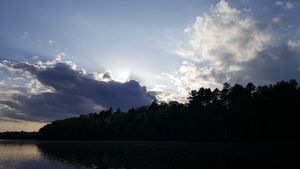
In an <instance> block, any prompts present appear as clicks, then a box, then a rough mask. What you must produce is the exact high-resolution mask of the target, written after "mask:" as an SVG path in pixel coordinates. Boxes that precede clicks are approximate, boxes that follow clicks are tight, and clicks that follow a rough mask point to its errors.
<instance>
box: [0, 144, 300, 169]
mask: <svg viewBox="0 0 300 169" xmlns="http://www.w3.org/2000/svg"><path fill="white" fill-rule="evenodd" d="M299 163H300V153H299V149H298V148H296V147H295V146H293V145H291V144H287V145H284V146H283V145H280V144H195V143H193V144H189V143H176V142H168V143H156V142H146V143H143V142H46V141H41V142H39V141H18V140H0V169H86V168H101V169H235V168H236V169H238V168H239V169H252V168H253V169H257V168H262V169H266V168H299V166H300V164H299Z"/></svg>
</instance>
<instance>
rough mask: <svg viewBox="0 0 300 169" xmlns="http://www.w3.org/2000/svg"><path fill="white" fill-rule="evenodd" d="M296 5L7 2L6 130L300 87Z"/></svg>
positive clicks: (1, 125) (2, 127)
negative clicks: (227, 93)
mask: <svg viewBox="0 0 300 169" xmlns="http://www.w3.org/2000/svg"><path fill="white" fill-rule="evenodd" d="M299 8H300V2H299V1H296V0H289V1H286V0H281V1H276V0H259V1H254V0H226V1H225V0H206V1H204V0H203V1H199V0H164V1H161V0H152V1H148V0H126V1H121V0H97V1H96V0H88V1H86V0H72V1H71V0H63V1H62V0H51V1H50V0H45V1H39V0H26V1H17V0H3V1H1V5H0V24H1V26H0V131H7V130H9V131H20V130H24V131H37V130H38V129H39V128H40V127H42V126H43V125H45V124H46V123H49V122H51V121H54V120H57V119H63V118H67V117H73V116H78V115H80V114H88V113H91V112H99V111H101V110H103V109H107V108H109V107H112V108H114V109H117V108H120V109H121V110H124V111H126V110H128V109H130V108H135V107H140V106H145V105H149V104H151V102H152V101H153V100H160V101H166V102H168V101H171V100H176V101H179V102H185V101H186V98H187V96H188V94H189V92H190V91H191V90H195V89H199V88H200V87H208V88H211V89H214V88H222V84H223V83H225V82H229V83H230V84H235V83H239V84H243V85H245V84H247V83H248V82H252V83H254V84H257V85H263V84H270V83H275V82H277V81H280V80H289V79H296V80H298V81H300V20H299V16H300V9H299Z"/></svg>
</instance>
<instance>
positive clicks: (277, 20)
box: [272, 15, 283, 25]
mask: <svg viewBox="0 0 300 169" xmlns="http://www.w3.org/2000/svg"><path fill="white" fill-rule="evenodd" d="M272 22H273V23H275V24H277V25H283V16H281V15H278V16H275V17H274V18H273V19H272Z"/></svg>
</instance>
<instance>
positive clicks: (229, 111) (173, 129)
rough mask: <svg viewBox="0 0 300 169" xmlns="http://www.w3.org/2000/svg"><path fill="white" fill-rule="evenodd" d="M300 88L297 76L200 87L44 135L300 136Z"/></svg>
mask: <svg viewBox="0 0 300 169" xmlns="http://www.w3.org/2000/svg"><path fill="white" fill-rule="evenodd" d="M299 106H300V87H299V85H298V83H297V81H296V80H290V81H281V82H278V83H276V84H274V85H264V86H257V87H256V86H255V85H253V84H252V83H249V84H247V85H246V86H242V85H239V84H236V85H234V86H231V85H230V84H228V83H225V84H224V85H223V89H222V90H219V89H214V90H211V89H209V88H200V89H199V90H197V91H196V90H193V91H191V92H190V94H189V97H188V102H187V103H185V104H182V103H178V102H176V101H172V102H169V103H159V102H157V101H154V102H153V103H152V104H151V105H150V106H144V107H140V108H135V109H134V108H133V109H130V110H129V111H126V112H123V111H121V110H120V109H118V110H117V111H113V109H112V108H110V109H108V110H103V111H101V112H99V113H91V114H88V115H81V116H80V117H73V118H68V119H64V120H57V121H54V122H52V123H51V124H48V125H46V126H44V127H42V128H41V129H40V130H39V132H38V138H39V139H51V140H139V141H143V140H147V141H197V142H198V141H201V142H249V141H296V140H299V138H300V132H299V129H300V123H299V120H300V118H299V117H300V116H299V112H300V111H299V110H300V109H299Z"/></svg>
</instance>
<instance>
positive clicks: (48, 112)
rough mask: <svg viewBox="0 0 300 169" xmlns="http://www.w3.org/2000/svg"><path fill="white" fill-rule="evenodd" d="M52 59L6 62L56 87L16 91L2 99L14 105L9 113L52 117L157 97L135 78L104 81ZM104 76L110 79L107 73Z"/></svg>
mask: <svg viewBox="0 0 300 169" xmlns="http://www.w3.org/2000/svg"><path fill="white" fill-rule="evenodd" d="M49 63H50V62H49ZM49 63H48V65H47V64H46V62H45V63H44V65H43V64H31V63H13V64H6V66H7V67H10V68H12V69H13V70H16V71H21V72H27V74H28V73H29V74H30V76H31V77H32V78H33V79H36V80H38V81H39V82H40V83H41V85H43V86H46V87H48V88H51V89H52V90H53V92H44V93H39V94H32V95H28V94H27V95H22V94H14V95H12V96H11V99H12V100H13V101H9V102H7V101H6V102H4V101H2V102H1V104H4V105H7V106H8V107H10V109H11V110H8V109H7V110H6V113H5V114H6V115H7V116H8V117H11V118H17V119H25V120H45V121H49V120H54V119H58V118H64V117H69V116H74V115H78V114H83V113H91V112H95V111H99V110H101V109H104V108H109V107H113V108H121V109H122V110H128V109H130V108H133V107H139V106H143V105H148V104H150V103H151V102H152V100H153V99H154V96H152V95H151V94H150V93H149V92H148V91H147V89H146V88H145V87H144V86H141V85H140V83H139V82H137V81H135V80H130V81H127V82H124V83H122V82H118V81H114V80H110V81H101V80H96V79H94V78H92V77H91V76H90V74H87V73H84V72H83V70H79V69H75V68H74V67H72V66H74V65H72V64H68V63H65V62H56V63H51V64H49ZM104 76H105V77H104V79H106V80H107V75H106V73H104ZM2 111H3V110H2ZM15 112H17V113H15Z"/></svg>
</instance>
